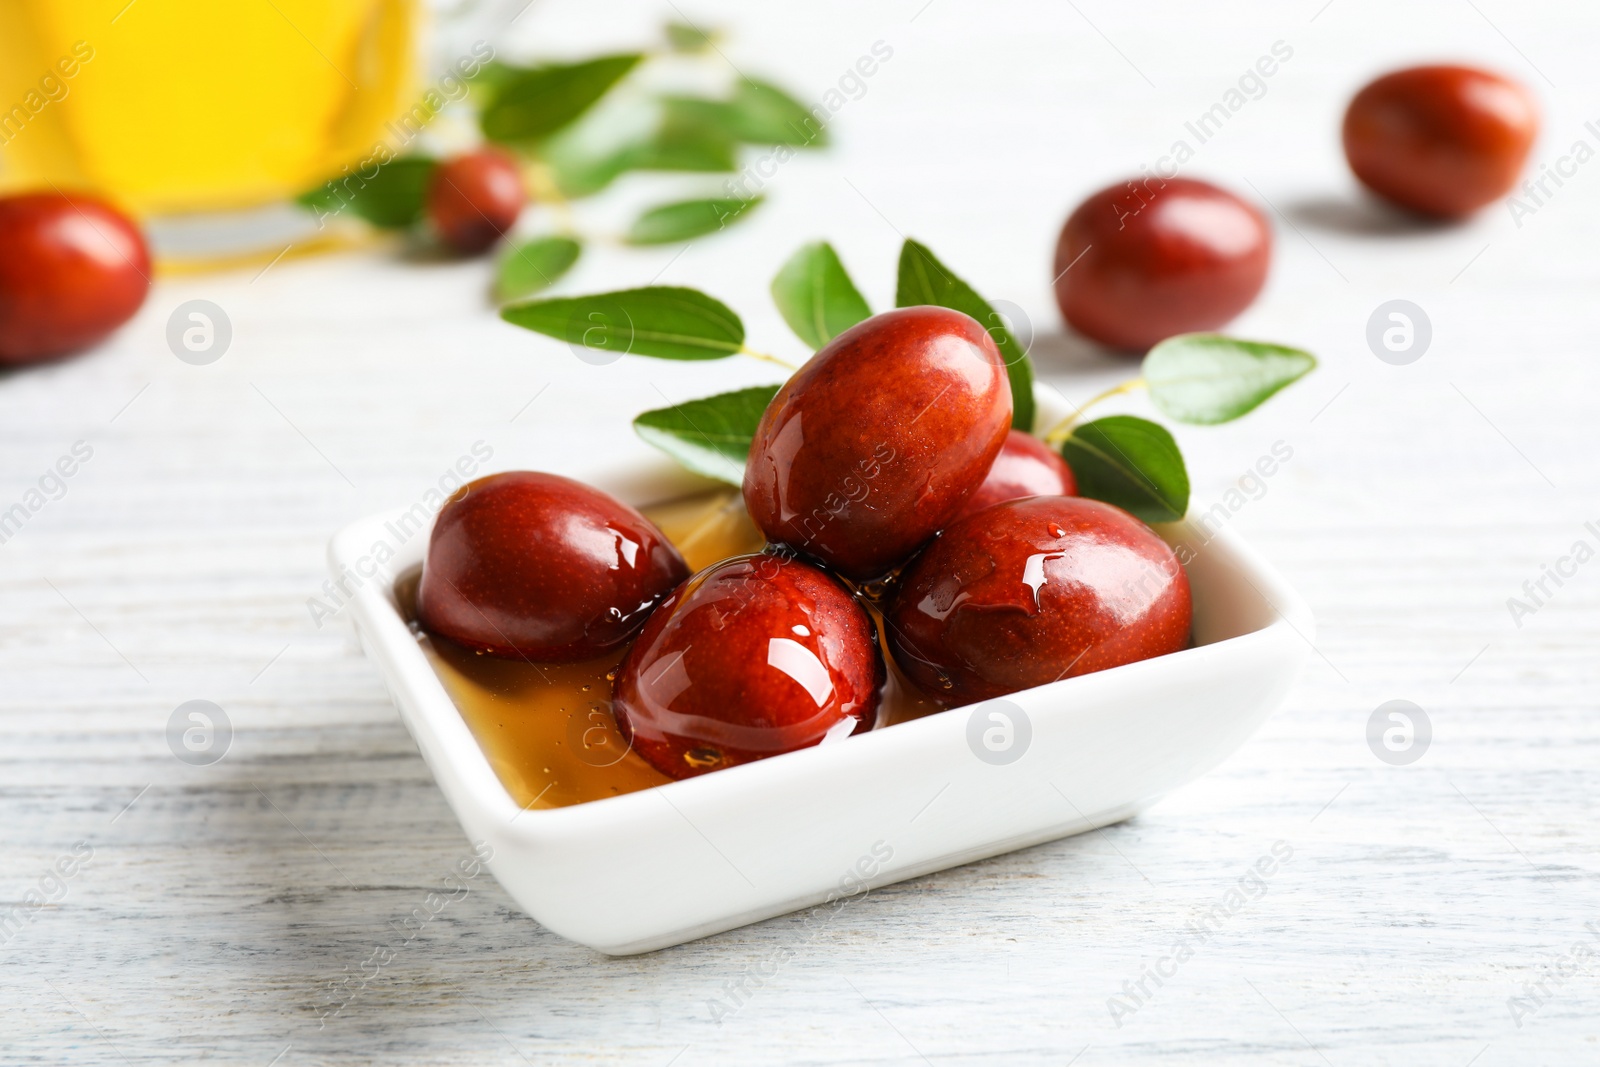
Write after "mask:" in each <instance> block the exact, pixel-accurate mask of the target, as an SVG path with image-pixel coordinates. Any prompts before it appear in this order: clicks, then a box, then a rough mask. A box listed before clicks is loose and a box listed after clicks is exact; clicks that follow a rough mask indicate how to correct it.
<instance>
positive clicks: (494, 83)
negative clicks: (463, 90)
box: [467, 59, 528, 103]
mask: <svg viewBox="0 0 1600 1067" xmlns="http://www.w3.org/2000/svg"><path fill="white" fill-rule="evenodd" d="M527 69H528V68H526V67H514V66H512V65H511V64H510V63H503V62H501V61H500V60H498V59H492V60H490V61H489V62H487V63H485V64H484V65H483V66H481V67H479V68H478V72H477V73H476V74H474V75H472V77H470V78H468V79H467V84H468V86H470V87H471V89H472V95H473V98H474V99H475V100H477V101H478V102H480V103H487V102H489V101H492V100H493V99H494V98H495V97H496V96H498V95H500V90H502V89H504V88H505V87H506V86H507V85H510V84H511V83H512V82H514V81H516V80H517V78H519V77H521V76H522V75H523V74H525V73H527Z"/></svg>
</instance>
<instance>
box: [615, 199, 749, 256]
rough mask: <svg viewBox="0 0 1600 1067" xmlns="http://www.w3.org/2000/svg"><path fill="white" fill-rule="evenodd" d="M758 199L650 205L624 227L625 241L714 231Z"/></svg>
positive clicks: (662, 240)
mask: <svg viewBox="0 0 1600 1067" xmlns="http://www.w3.org/2000/svg"><path fill="white" fill-rule="evenodd" d="M761 200H762V198H761V197H759V196H757V197H752V198H751V199H749V200H683V201H680V202H678V203H676V204H662V205H661V206H659V207H653V208H651V209H650V210H649V211H646V212H645V213H644V214H643V215H640V216H639V217H638V218H637V219H635V220H634V222H633V225H632V226H630V227H629V228H628V243H629V244H636V245H662V244H671V243H672V242H673V241H687V240H689V239H690V238H691V237H702V236H704V235H706V234H708V233H716V232H717V231H718V230H721V229H725V228H727V227H728V226H729V225H731V224H733V223H735V222H737V221H739V219H740V218H741V217H743V216H744V215H745V213H747V212H748V211H750V209H752V208H754V207H756V206H757V205H759V204H760V203H761Z"/></svg>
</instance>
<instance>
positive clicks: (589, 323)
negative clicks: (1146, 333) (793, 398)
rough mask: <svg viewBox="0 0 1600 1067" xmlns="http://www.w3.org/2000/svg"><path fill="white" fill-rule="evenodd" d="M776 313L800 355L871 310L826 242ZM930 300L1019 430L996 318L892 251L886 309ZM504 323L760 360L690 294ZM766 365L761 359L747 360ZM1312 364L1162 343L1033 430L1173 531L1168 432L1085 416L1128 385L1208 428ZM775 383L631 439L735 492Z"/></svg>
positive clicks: (910, 256)
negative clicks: (947, 315)
mask: <svg viewBox="0 0 1600 1067" xmlns="http://www.w3.org/2000/svg"><path fill="white" fill-rule="evenodd" d="M771 290H772V299H773V302H774V303H775V304H776V305H777V308H778V312H779V313H780V314H781V315H782V316H783V320H784V321H785V322H786V323H788V325H789V328H790V329H792V330H793V331H794V333H795V335H796V336H797V337H799V338H800V340H801V341H803V342H805V344H807V345H808V346H809V347H810V348H811V349H812V350H813V351H816V350H819V349H821V348H823V347H825V346H826V345H827V344H828V343H829V342H830V341H832V340H833V339H834V338H835V337H837V336H839V335H840V334H841V333H843V332H844V331H846V330H848V329H849V328H850V327H852V326H854V325H856V324H857V323H859V322H862V321H863V320H865V319H867V318H869V317H871V315H872V308H871V306H870V305H869V304H868V303H867V301H866V298H865V297H863V296H862V295H861V291H860V290H859V289H857V288H856V286H855V283H854V282H852V281H851V279H850V275H849V273H848V272H847V271H846V270H845V268H844V264H843V263H842V262H841V261H840V259H839V255H838V253H837V252H835V251H834V249H833V247H832V246H831V245H829V244H827V243H826V242H820V241H819V242H816V243H814V244H808V245H805V246H803V247H801V248H800V249H799V250H798V251H797V252H795V253H794V255H792V256H791V257H789V259H788V261H787V262H785V263H784V264H783V266H782V267H781V268H780V269H779V270H778V273H777V276H776V277H774V278H773V279H772V287H771ZM924 304H933V305H937V306H939V307H946V308H951V309H953V310H955V311H960V312H963V313H965V314H967V315H970V316H971V317H972V318H974V319H975V320H977V321H978V322H979V323H980V324H981V325H982V326H983V327H984V328H985V329H987V330H988V331H989V333H990V336H992V337H993V338H994V340H995V345H996V347H997V348H998V349H999V350H1000V352H1001V354H1002V356H1003V357H1004V358H1005V360H1006V370H1007V374H1008V376H1009V379H1010V382H1011V393H1012V396H1011V399H1012V411H1013V415H1012V425H1013V426H1014V427H1016V428H1017V429H1023V430H1028V431H1030V432H1031V431H1033V429H1034V423H1035V418H1036V416H1035V407H1034V397H1033V367H1032V363H1031V361H1030V359H1029V356H1028V353H1027V352H1026V351H1024V350H1022V348H1021V346H1020V345H1019V344H1018V342H1017V341H1016V339H1015V337H1014V336H1013V335H1012V334H1011V332H1010V330H1009V328H1008V327H1007V325H1006V323H1005V321H1004V319H1003V317H1002V316H1001V315H1000V314H999V313H998V312H997V311H995V309H994V307H993V306H992V305H991V304H990V303H989V302H988V301H986V300H985V299H984V298H983V297H981V296H979V295H978V293H977V291H976V290H974V289H973V288H972V287H971V286H970V285H968V284H967V283H966V282H964V281H962V280H961V279H960V278H959V277H957V276H956V275H955V273H954V272H952V271H951V270H950V269H949V268H948V267H946V266H945V265H944V264H943V263H941V262H940V261H939V260H938V258H937V257H935V256H934V254H933V252H932V251H930V250H929V249H928V248H927V247H926V246H925V245H922V244H919V243H918V242H916V241H912V240H907V241H906V242H905V245H904V246H903V247H902V248H901V250H900V262H899V269H898V272H897V277H896V285H895V305H896V306H897V307H913V306H917V305H924ZM501 316H502V317H503V318H504V319H505V320H506V321H507V322H511V323H514V324H515V325H518V326H522V327H524V328H526V329H529V330H533V331H535V332H537V333H542V334H545V335H547V336H550V337H554V338H557V339H559V340H562V341H565V342H567V344H569V345H581V346H584V347H588V348H595V349H604V350H608V351H611V352H617V353H625V354H629V355H636V356H649V357H654V358H657V359H678V360H685V359H687V360H706V359H725V358H727V357H729V356H735V355H747V356H760V355H761V354H760V353H756V352H752V351H751V350H750V349H749V348H748V347H746V344H745V330H744V323H743V321H742V320H741V319H740V318H739V316H738V315H737V314H736V313H735V312H734V311H733V310H732V309H731V308H729V307H728V306H727V305H725V304H723V303H722V302H721V301H719V300H716V299H713V298H712V297H710V296H707V295H706V294H704V293H701V292H698V291H697V290H693V289H681V288H667V287H650V288H645V289H630V290H625V291H622V292H615V293H599V294H595V295H593V296H578V297H561V298H557V299H546V300H530V301H523V302H519V303H514V304H511V305H509V306H507V307H505V308H503V309H502V310H501ZM761 358H769V359H770V357H761ZM1316 365H1317V361H1316V358H1315V357H1313V356H1312V355H1311V354H1310V353H1309V352H1304V351H1301V350H1300V349H1297V348H1289V347H1286V346H1283V345H1276V344H1267V343H1265V342H1260V341H1243V340H1237V339H1234V338H1231V337H1225V336H1222V335H1221V334H1211V333H1194V334H1180V335H1178V336H1176V337H1169V338H1168V339H1166V340H1165V341H1162V342H1161V343H1160V344H1158V345H1156V346H1155V347H1154V348H1152V349H1151V350H1150V351H1149V353H1148V354H1146V356H1145V357H1144V361H1143V363H1142V365H1141V368H1140V374H1139V376H1138V377H1136V378H1133V379H1131V380H1130V381H1128V382H1125V383H1123V384H1122V385H1119V386H1117V387H1115V388H1113V389H1108V390H1106V391H1105V392H1103V393H1101V394H1100V395H1099V396H1096V397H1094V398H1093V399H1092V400H1090V401H1088V402H1087V403H1085V404H1084V405H1083V406H1082V407H1080V408H1079V409H1078V410H1077V411H1076V412H1075V413H1074V414H1073V416H1072V417H1070V418H1068V419H1065V420H1063V421H1062V422H1061V423H1060V424H1058V425H1057V426H1055V427H1053V428H1052V429H1051V430H1050V431H1048V432H1047V433H1046V434H1045V435H1044V439H1045V440H1046V441H1047V442H1048V443H1049V444H1050V445H1052V446H1054V447H1056V448H1058V449H1059V450H1060V452H1061V456H1062V458H1063V459H1065V460H1066V462H1067V465H1068V466H1070V467H1071V468H1072V472H1073V475H1074V476H1075V477H1076V479H1077V482H1078V492H1079V494H1080V495H1082V496H1085V497H1089V498H1092V499H1095V500H1104V501H1106V502H1108V503H1111V504H1115V505H1117V506H1118V507H1121V508H1123V509H1124V510H1126V511H1129V512H1131V513H1133V514H1134V515H1137V516H1139V517H1140V518H1141V519H1144V520H1145V521H1146V522H1173V521H1176V520H1178V519H1181V518H1183V517H1184V515H1185V514H1186V513H1187V512H1188V510H1189V472H1188V469H1187V467H1186V466H1185V465H1184V461H1183V454H1182V452H1180V451H1179V449H1178V444H1177V442H1176V441H1175V440H1174V439H1173V436H1172V434H1171V432H1170V431H1168V430H1167V429H1166V428H1165V427H1163V426H1161V425H1160V424H1158V423H1155V422H1152V421H1150V420H1149V419H1144V418H1140V417H1138V416H1135V415H1110V416H1106V417H1103V418H1099V419H1096V420H1094V421H1091V422H1084V421H1083V418H1082V417H1083V415H1084V413H1085V412H1086V411H1087V410H1088V409H1089V408H1090V407H1093V406H1095V405H1097V404H1099V403H1101V402H1103V401H1106V400H1109V399H1111V398H1113V397H1116V396H1122V395H1126V394H1129V393H1133V392H1136V391H1138V390H1144V391H1145V392H1147V393H1148V394H1149V397H1150V400H1151V403H1152V404H1154V406H1155V407H1156V409H1157V410H1158V411H1160V412H1161V413H1162V414H1163V415H1165V416H1167V417H1168V418H1170V419H1172V420H1173V421H1174V422H1180V423H1188V424H1192V425H1201V426H1210V425H1216V424H1218V423H1223V422H1229V421H1232V420H1233V419H1237V418H1239V417H1240V416H1242V415H1245V414H1247V413H1249V412H1250V411H1253V410H1254V409H1255V408H1257V407H1259V406H1260V405H1261V404H1262V403H1263V402H1265V401H1266V400H1267V399H1268V398H1270V397H1271V396H1272V395H1273V394H1275V393H1277V392H1278V391H1279V390H1281V389H1283V388H1284V387H1286V386H1288V385H1290V384H1291V383H1293V382H1295V381H1297V380H1298V379H1300V378H1302V377H1304V376H1305V375H1306V374H1308V373H1310V372H1311V371H1312V370H1313V369H1314V368H1315V367H1316ZM780 388H781V386H780V385H761V386H753V387H751V388H746V389H738V390H735V391H733V392H730V393H720V394H718V395H716V396H709V397H705V398H703V399H700V400H691V401H687V402H686V403H683V404H677V405H674V406H673V407H669V408H659V409H656V410H653V411H646V412H645V413H644V414H642V415H640V416H639V417H638V418H636V419H634V421H633V426H634V430H635V431H636V432H637V433H638V434H639V436H640V437H641V438H643V439H644V440H645V441H648V442H649V443H650V444H652V445H654V446H655V447H656V448H659V449H661V451H663V452H665V453H667V455H669V456H671V457H672V458H673V459H675V460H677V461H678V462H679V463H680V464H682V465H683V466H684V467H687V468H688V469H689V470H691V471H694V472H696V473H698V474H703V475H705V476H707V477H709V478H715V479H717V480H719V481H723V482H727V483H728V484H730V485H739V484H741V483H742V481H743V479H744V466H745V461H746V458H747V457H748V456H749V452H750V442H751V441H752V439H753V438H754V436H755V431H756V426H757V424H758V423H759V422H760V421H761V415H762V413H763V412H764V411H766V408H767V405H768V404H769V403H771V401H772V398H773V397H774V396H776V395H777V392H778V390H779V389H780Z"/></svg>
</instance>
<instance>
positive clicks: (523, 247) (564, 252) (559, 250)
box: [494, 237, 583, 303]
mask: <svg viewBox="0 0 1600 1067" xmlns="http://www.w3.org/2000/svg"><path fill="white" fill-rule="evenodd" d="M582 250H583V246H582V245H580V244H578V242H577V241H574V240H573V239H572V238H570V237H536V238H534V239H533V240H531V241H520V242H518V243H516V244H514V245H512V246H511V247H510V248H508V249H506V252H505V254H504V255H503V256H501V257H500V267H499V270H498V271H497V273H496V276H495V282H494V295H495V299H496V300H498V301H500V302H501V303H504V302H505V301H507V300H518V299H521V298H522V297H525V296H532V295H533V294H534V293H537V292H538V291H539V290H541V289H547V288H549V287H550V286H551V285H554V284H555V282H556V280H557V279H558V278H560V277H561V276H562V275H563V274H565V273H567V271H569V270H571V269H572V265H573V264H574V263H576V262H577V261H578V254H579V253H580V252H581V251H582Z"/></svg>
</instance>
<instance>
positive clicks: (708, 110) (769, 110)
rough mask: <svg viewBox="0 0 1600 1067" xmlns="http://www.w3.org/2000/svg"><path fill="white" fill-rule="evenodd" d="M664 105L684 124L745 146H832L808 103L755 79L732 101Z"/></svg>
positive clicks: (680, 100) (675, 99)
mask: <svg viewBox="0 0 1600 1067" xmlns="http://www.w3.org/2000/svg"><path fill="white" fill-rule="evenodd" d="M662 103H663V104H664V105H665V106H666V108H667V113H668V114H669V115H670V116H671V117H672V118H674V119H675V120H677V121H679V122H681V123H685V124H694V125H697V126H700V127H702V128H709V129H715V130H717V131H719V132H721V133H723V134H725V135H726V136H727V137H728V138H730V139H732V140H735V141H742V142H744V143H745V144H755V145H793V146H796V147H803V148H804V147H812V148H816V147H821V146H823V145H825V144H827V143H828V138H827V134H826V132H825V131H824V130H823V127H822V124H821V123H820V122H819V121H818V120H817V119H816V117H815V116H814V115H812V114H811V112H810V111H808V110H806V107H805V105H804V104H802V103H800V101H798V100H796V99H795V98H794V97H792V96H790V95H789V94H788V93H786V92H784V91H783V90H782V89H779V88H778V87H777V86H775V85H771V84H769V83H767V82H760V81H756V80H754V79H753V78H741V79H740V80H739V84H738V86H737V87H736V88H735V90H734V94H733V97H732V99H729V100H708V99H706V98H704V97H696V96H670V97H667V98H666V99H665V100H663V101H662Z"/></svg>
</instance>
